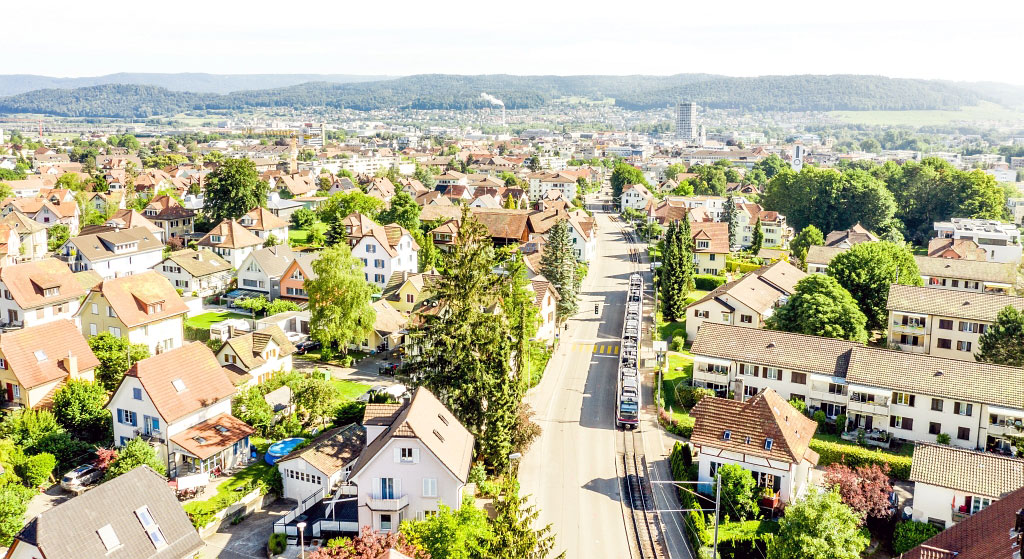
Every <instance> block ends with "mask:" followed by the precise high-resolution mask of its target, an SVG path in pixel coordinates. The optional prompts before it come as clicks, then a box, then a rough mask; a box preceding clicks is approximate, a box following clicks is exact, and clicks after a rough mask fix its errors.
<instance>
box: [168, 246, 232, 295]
mask: <svg viewBox="0 0 1024 559" xmlns="http://www.w3.org/2000/svg"><path fill="white" fill-rule="evenodd" d="M153 269H154V270H156V272H157V273H158V274H160V275H161V276H163V277H165V278H167V281H169V282H171V285H173V286H174V288H175V289H180V290H181V291H182V293H184V294H194V295H195V296H198V297H205V296H207V295H213V294H214V293H219V292H221V291H224V290H225V289H227V288H228V286H229V285H231V280H232V279H234V274H232V272H231V264H228V262H227V260H224V259H223V258H221V257H219V256H217V255H216V254H214V253H213V251H211V250H209V249H205V248H204V249H203V250H192V249H185V250H179V251H176V252H172V253H171V254H170V255H169V256H168V257H167V258H165V259H164V261H163V262H161V263H159V264H157V265H156V266H154V267H153Z"/></svg>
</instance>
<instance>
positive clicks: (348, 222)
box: [343, 213, 420, 288]
mask: <svg viewBox="0 0 1024 559" xmlns="http://www.w3.org/2000/svg"><path fill="white" fill-rule="evenodd" d="M343 223H344V225H345V234H346V236H347V237H348V240H349V244H350V245H351V246H352V255H353V256H355V257H356V258H358V259H360V260H361V261H362V262H363V274H364V275H365V276H366V281H368V282H371V283H373V284H375V285H376V286H377V287H380V288H383V287H384V286H385V285H387V284H388V281H389V280H390V279H391V274H393V273H395V272H416V271H417V269H418V268H419V260H418V258H417V253H418V252H419V250H420V246H419V244H417V243H416V241H415V239H413V238H412V235H410V234H409V232H408V231H406V229H405V228H404V227H402V226H401V225H397V224H391V225H378V224H377V223H375V222H374V221H373V220H371V219H369V218H367V217H365V216H363V215H361V214H358V213H353V214H351V215H349V216H347V217H346V218H345V221H344V222H343Z"/></svg>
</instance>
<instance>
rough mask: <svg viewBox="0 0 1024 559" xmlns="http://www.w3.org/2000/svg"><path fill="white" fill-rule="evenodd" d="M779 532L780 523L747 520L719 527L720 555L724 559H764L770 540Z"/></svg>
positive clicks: (727, 523)
mask: <svg viewBox="0 0 1024 559" xmlns="http://www.w3.org/2000/svg"><path fill="white" fill-rule="evenodd" d="M778 532H779V524H778V522H774V521H771V520H747V521H745V522H726V523H723V524H721V525H719V527H718V554H719V555H720V556H721V558H722V559H764V557H765V556H766V554H767V552H768V549H767V548H768V540H770V539H771V538H772V535H773V534H777V533H778Z"/></svg>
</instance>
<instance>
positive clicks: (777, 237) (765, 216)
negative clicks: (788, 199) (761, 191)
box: [733, 203, 793, 248]
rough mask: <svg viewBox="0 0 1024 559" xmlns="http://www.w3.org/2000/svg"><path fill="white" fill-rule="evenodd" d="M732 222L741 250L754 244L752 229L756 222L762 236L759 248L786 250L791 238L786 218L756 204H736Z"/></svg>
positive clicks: (791, 233)
mask: <svg viewBox="0 0 1024 559" xmlns="http://www.w3.org/2000/svg"><path fill="white" fill-rule="evenodd" d="M733 220H734V225H733V227H734V229H735V231H736V242H737V243H738V244H739V245H740V246H741V247H743V248H747V247H750V246H752V245H753V244H754V228H755V227H756V226H757V223H758V222H760V223H761V234H762V235H764V239H763V240H762V241H761V246H764V247H778V248H788V247H789V241H790V240H791V239H792V238H793V228H792V227H789V226H788V225H786V216H784V215H782V214H780V213H779V212H773V211H768V210H765V209H763V208H761V206H760V205H758V204H749V203H737V204H736V211H735V213H734V217H733Z"/></svg>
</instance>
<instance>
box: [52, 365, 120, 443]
mask: <svg viewBox="0 0 1024 559" xmlns="http://www.w3.org/2000/svg"><path fill="white" fill-rule="evenodd" d="M106 405H107V392H106V390H104V389H103V386H101V385H100V384H99V383H96V382H89V381H86V380H77V379H72V380H69V381H68V382H67V383H66V384H64V386H62V387H60V388H59V389H58V390H57V392H56V393H55V394H54V395H53V415H54V417H55V418H56V419H57V423H59V424H60V425H61V427H64V429H66V430H67V431H68V433H70V434H71V435H72V436H73V437H76V438H78V439H81V440H83V441H86V442H90V443H109V441H110V439H111V437H112V433H111V425H112V424H111V421H110V412H109V411H108V410H107V409H106V408H105V406H106Z"/></svg>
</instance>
